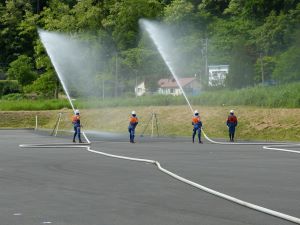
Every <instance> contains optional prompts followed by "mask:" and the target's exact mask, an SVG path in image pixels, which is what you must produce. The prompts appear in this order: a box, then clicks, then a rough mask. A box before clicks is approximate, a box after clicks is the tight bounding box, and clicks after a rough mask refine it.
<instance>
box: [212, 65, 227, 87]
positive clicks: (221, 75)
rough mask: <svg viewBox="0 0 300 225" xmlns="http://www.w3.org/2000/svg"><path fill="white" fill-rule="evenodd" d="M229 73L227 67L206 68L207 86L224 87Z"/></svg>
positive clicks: (214, 66)
mask: <svg viewBox="0 0 300 225" xmlns="http://www.w3.org/2000/svg"><path fill="white" fill-rule="evenodd" d="M228 71H229V65H211V66H208V85H209V86H213V87H215V86H225V79H226V76H227V74H228Z"/></svg>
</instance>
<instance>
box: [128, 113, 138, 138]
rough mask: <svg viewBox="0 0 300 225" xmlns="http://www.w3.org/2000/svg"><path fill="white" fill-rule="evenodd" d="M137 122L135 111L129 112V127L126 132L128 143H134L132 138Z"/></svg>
mask: <svg viewBox="0 0 300 225" xmlns="http://www.w3.org/2000/svg"><path fill="white" fill-rule="evenodd" d="M138 123H139V120H138V118H137V116H136V113H135V111H132V112H131V116H130V118H129V126H128V132H129V137H130V143H135V141H134V136H135V128H136V126H137V125H138Z"/></svg>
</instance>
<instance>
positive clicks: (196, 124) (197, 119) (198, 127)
mask: <svg viewBox="0 0 300 225" xmlns="http://www.w3.org/2000/svg"><path fill="white" fill-rule="evenodd" d="M192 125H193V126H194V128H193V143H194V142H195V136H196V133H197V132H198V140H199V143H201V144H203V142H202V141H201V128H202V122H201V119H200V116H199V112H198V111H197V110H196V111H195V112H194V116H193V118H192Z"/></svg>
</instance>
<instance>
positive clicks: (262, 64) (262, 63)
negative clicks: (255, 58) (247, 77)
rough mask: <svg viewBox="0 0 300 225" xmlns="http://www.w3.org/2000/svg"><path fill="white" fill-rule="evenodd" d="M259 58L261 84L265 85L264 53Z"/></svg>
mask: <svg viewBox="0 0 300 225" xmlns="http://www.w3.org/2000/svg"><path fill="white" fill-rule="evenodd" d="M259 58H260V72H261V83H262V84H264V83H265V75H264V62H263V57H262V53H260V54H259Z"/></svg>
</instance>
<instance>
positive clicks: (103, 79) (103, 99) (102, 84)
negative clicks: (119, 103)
mask: <svg viewBox="0 0 300 225" xmlns="http://www.w3.org/2000/svg"><path fill="white" fill-rule="evenodd" d="M102 100H104V79H102Z"/></svg>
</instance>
